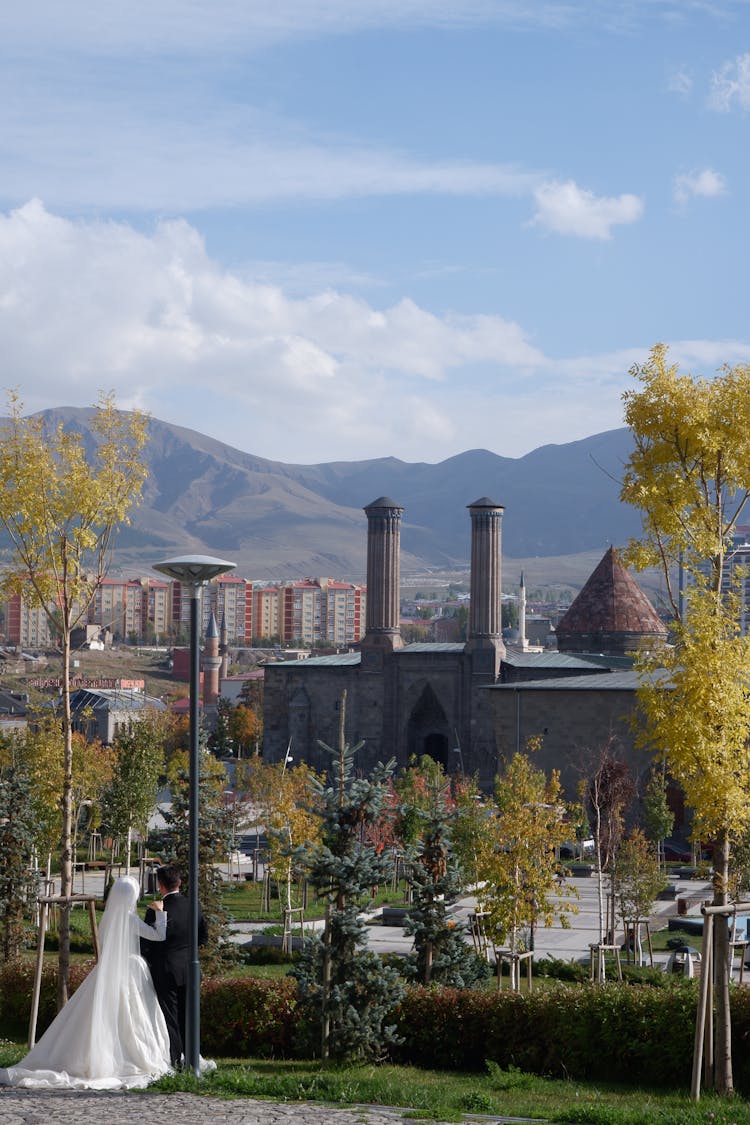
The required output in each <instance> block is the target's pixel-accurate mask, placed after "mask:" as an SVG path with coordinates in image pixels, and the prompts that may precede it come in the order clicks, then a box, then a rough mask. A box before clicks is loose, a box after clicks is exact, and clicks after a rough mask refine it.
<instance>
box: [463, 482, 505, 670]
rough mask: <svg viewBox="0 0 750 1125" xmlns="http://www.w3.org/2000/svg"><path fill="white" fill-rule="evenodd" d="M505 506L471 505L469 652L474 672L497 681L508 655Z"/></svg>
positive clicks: (488, 502) (481, 502)
mask: <svg viewBox="0 0 750 1125" xmlns="http://www.w3.org/2000/svg"><path fill="white" fill-rule="evenodd" d="M503 511H504V508H503V506H502V504H496V503H495V501H494V500H490V499H489V498H488V497H487V496H483V497H482V498H481V499H480V500H475V501H474V503H473V504H469V512H470V513H471V610H470V614H469V640H468V644H467V646H466V651H467V652H470V653H471V654H472V672H473V673H474V674H475V675H482V676H487V677H489V678H491V679H493V680H496V679H497V677H498V675H499V674H500V661H501V659H502V658H503V656H504V655H505V645H504V644H503V632H502V619H501V611H500V604H501V602H500V595H501V592H502V554H501V531H502V522H503Z"/></svg>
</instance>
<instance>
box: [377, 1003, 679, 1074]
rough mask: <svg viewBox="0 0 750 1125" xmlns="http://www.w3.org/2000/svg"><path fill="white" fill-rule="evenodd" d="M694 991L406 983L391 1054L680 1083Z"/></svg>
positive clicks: (410, 1059) (442, 1062)
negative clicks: (398, 1041) (482, 988)
mask: <svg viewBox="0 0 750 1125" xmlns="http://www.w3.org/2000/svg"><path fill="white" fill-rule="evenodd" d="M695 1007H696V992H695V989H694V988H690V987H688V988H671V989H661V988H660V989H653V988H648V987H643V986H637V985H621V984H615V983H610V984H607V985H603V986H602V985H592V984H582V985H576V986H574V987H566V986H564V985H553V986H551V987H549V988H546V989H538V990H537V991H536V992H532V993H531V994H530V995H527V994H519V993H511V992H504V993H499V994H498V993H494V994H493V993H471V992H461V991H458V990H456V991H454V990H448V989H445V990H443V992H441V993H436V992H430V991H429V990H426V989H412V990H411V991H410V992H409V995H408V996H407V997H406V998H405V1000H404V1001H403V1003H402V1004H401V1007H400V1010H399V1026H398V1030H399V1034H400V1035H401V1036H402V1037H403V1043H402V1045H401V1047H400V1049H399V1051H398V1061H400V1062H405V1063H412V1064H415V1065H417V1066H436V1067H440V1068H443V1067H444V1068H446V1069H453V1070H472V1069H477V1068H478V1067H482V1066H483V1064H484V1060H485V1059H491V1060H492V1061H493V1062H495V1063H497V1064H498V1066H500V1067H501V1068H502V1069H507V1068H508V1067H510V1066H515V1067H518V1068H519V1069H520V1070H524V1071H528V1072H530V1073H534V1074H543V1075H553V1076H556V1077H561V1076H562V1077H569V1078H593V1079H602V1080H603V1079H606V1080H608V1081H620V1082H629V1081H631V1082H632V1081H633V1078H634V1076H637V1078H638V1081H639V1082H642V1083H644V1084H647V1085H648V1084H650V1085H659V1084H661V1085H671V1086H685V1085H686V1084H688V1083H689V1081H690V1072H691V1062H692V1049H693V1027H694V1021H695Z"/></svg>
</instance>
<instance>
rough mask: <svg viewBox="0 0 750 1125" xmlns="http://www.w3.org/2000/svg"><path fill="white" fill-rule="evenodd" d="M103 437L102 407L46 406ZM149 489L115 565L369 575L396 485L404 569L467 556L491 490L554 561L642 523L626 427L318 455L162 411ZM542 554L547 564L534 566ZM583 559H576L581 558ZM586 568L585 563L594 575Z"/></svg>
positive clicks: (525, 555) (613, 540) (51, 421)
mask: <svg viewBox="0 0 750 1125" xmlns="http://www.w3.org/2000/svg"><path fill="white" fill-rule="evenodd" d="M41 414H42V416H43V417H44V419H45V423H46V424H47V425H50V426H54V425H57V424H58V423H62V424H63V425H64V426H65V427H66V428H70V429H75V430H78V432H80V433H81V434H82V436H83V437H84V440H85V441H86V442H87V444H88V443H92V442H93V437H92V435H91V432H90V429H89V427H88V422H89V420H90V418H91V415H92V410H91V409H90V408H76V407H57V408H53V409H50V410H46V411H42V412H41ZM149 435H150V440H149V443H148V445H147V447H146V450H145V457H146V461H147V463H148V467H149V477H148V480H147V482H146V485H145V488H144V495H143V502H142V504H141V505H140V506H139V507H138V508H136V509H135V510H134V511H133V513H132V522H131V524H130V525H129V526H126V527H124V528H122V529H121V531H120V532H119V534H118V536H117V541H116V547H115V551H114V555H113V565H112V573H118V574H125V573H127V574H131V573H134V572H135V573H145V572H146V571H147V570H148V569H150V568H151V567H152V566H153V563H154V562H157V561H159V560H160V559H162V558H164V557H167V556H169V555H175V554H182V553H198V554H208V555H220V556H222V557H227V558H230V559H232V560H233V561H235V562H236V563H237V570H238V573H241V574H243V575H245V576H247V577H251V578H253V579H262V580H273V579H284V578H293V577H302V576H304V575H330V576H332V577H337V578H346V579H349V580H353V581H363V580H364V575H365V570H366V537H367V521H366V517H365V515H364V513H363V510H362V509H363V508H364V507H365V506H366V505H367V504H369V503H370V502H371V501H372V500H373V498H375V497H378V496H382V495H389V496H392V497H393V498H394V500H395V501H396V502H397V503H398V504H400V505H402V506H403V508H404V516H403V520H402V533H401V548H402V554H401V569H402V575H404V574H410V573H415V574H416V573H430V572H436V571H454V570H455V571H458V570H462V569H466V568H468V565H469V553H470V521H469V515H468V511H467V506H468V505H469V504H471V503H472V502H473V501H474V500H475V499H476V498H477V497H479V496H489V497H490V498H491V499H493V500H495V501H496V502H497V503H499V504H502V505H503V506H504V507H505V515H504V520H503V555H504V558H505V560H506V567H507V565H508V563H509V562H511V561H512V560H519V561H523V562H524V563H525V565H526V568H527V569H529V567H530V569H531V574H532V580H537V579H538V576H537V579H535V578H534V574H533V572H534V570H535V569H536V570H537V571H539V572H540V573H541V572H542V571H544V569H545V567H544V561H545V560H548V561H549V563H550V566H553V565H555V563H554V561H553V560H558V564H557V565H559V560H560V559H562V558H566V559H568V560H569V562H568V564H567V565H563V566H562V567H561V569H562V570H563V571H568V570H570V567H571V565H572V564H571V563H570V560H571V559H575V558H577V557H580V558H581V560H582V566H584V567H589V569H590V566H589V564H590V561H591V559H594V560H595V561H596V560H598V558H599V557H600V556H601V555H603V554H604V552H605V550H606V549H607V547H608V546H610V545H612V544H614V545H616V546H617V545H622V544H623V543H624V542H625V541H626V540H627V539H628V538H629V537H630V536H632V535H634V534H636V533H637V532H638V529H639V517H638V513H637V512H635V511H633V510H631V509H629V508H627V507H626V506H625V505H623V504H621V503H620V500H619V495H618V494H619V483H618V478H619V476H620V475H621V472H622V468H623V466H624V464H625V462H626V460H627V458H628V456H629V454H630V450H631V438H630V433H629V431H628V430H627V429H626V428H621V429H616V430H608V431H604V432H603V433H600V434H594V435H592V436H591V437H589V438H583V439H579V440H576V441H574V442H569V443H561V444H552V443H548V444H546V445H543V446H540V447H538V448H537V449H534V450H532V451H531V452H529V453H527V454H525V455H524V456H523V457H518V458H512V457H504V456H502V455H500V454H495V453H492V452H491V451H489V450H486V449H469V450H467V451H465V452H463V453H458V454H455V455H454V456H452V457H450V458H447V459H446V460H444V461H439V462H436V463H430V462H414V463H412V462H406V461H402V460H400V459H399V458H397V457H392V456H391V457H383V458H374V459H369V460H363V461H330V462H321V463H319V464H315V465H305V464H293V463H285V462H281V461H270V460H268V459H265V458H262V457H258V456H256V455H254V454H251V453H245V452H243V451H242V450H239V449H236V448H235V447H233V446H229V445H227V444H225V443H223V442H221V441H219V440H218V439H216V438H212V437H209V436H208V435H206V434H201V433H200V432H199V431H197V430H191V429H188V428H187V427H183V426H176V425H173V424H172V423H169V422H164V421H161V420H159V419H155V418H151V419H150V420H149ZM534 564H536V565H534ZM574 569H575V567H574ZM587 574H588V570H586V571H584V573H583V578H585V577H586V576H587Z"/></svg>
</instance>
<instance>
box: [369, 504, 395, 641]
mask: <svg viewBox="0 0 750 1125" xmlns="http://www.w3.org/2000/svg"><path fill="white" fill-rule="evenodd" d="M403 510H404V509H403V508H402V507H400V506H399V505H398V504H396V502H395V501H394V500H390V499H389V498H388V497H387V496H381V497H380V498H379V499H378V500H373V502H372V504H368V506H367V507H366V508H365V512H366V513H367V616H366V621H365V636H364V638H363V639H362V648H363V649H365V648H370V649H372V648H376V649H381V650H384V651H388V652H390V651H393V649H396V648H401V646H402V645H403V640H402V639H401V628H400V624H399V619H400V601H399V599H400V595H401V563H400V547H401V514H402V512H403Z"/></svg>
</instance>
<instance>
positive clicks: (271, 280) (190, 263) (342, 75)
mask: <svg viewBox="0 0 750 1125" xmlns="http://www.w3.org/2000/svg"><path fill="white" fill-rule="evenodd" d="M749 12H750V5H749V4H748V2H747V0H715V2H711V3H697V2H696V3H693V2H688V0H680V2H677V0H628V2H624V3H620V4H618V5H614V6H613V5H611V4H608V3H605V2H603V0H586V2H577V0H570V2H565V3H563V2H561V0H546V2H545V0H535V2H524V3H521V2H520V0H400V2H399V3H398V4H396V3H395V2H394V0H308V2H307V3H305V4H301V3H300V2H299V0H278V2H277V3H276V4H275V5H274V6H273V9H272V10H271V9H268V8H266V6H263V5H249V4H243V3H241V2H239V0H217V3H216V4H214V5H212V6H211V7H210V8H206V7H205V6H202V5H199V4H197V3H182V4H180V5H177V4H176V3H175V2H174V0H165V2H164V3H162V4H160V5H159V6H158V8H157V9H154V8H153V6H147V5H146V4H145V3H143V2H142V0H137V2H135V3H133V4H132V5H129V6H128V7H127V8H126V9H119V10H113V9H107V8H102V7H101V6H100V5H96V4H94V3H93V0H79V2H76V3H73V4H72V5H70V6H68V7H66V8H65V9H60V8H59V7H58V6H56V5H53V4H52V3H50V0H38V2H37V3H35V4H34V5H30V6H27V7H26V8H21V7H17V6H6V9H5V10H4V11H3V12H0V57H2V61H3V67H2V68H0V74H2V77H0V82H2V83H3V97H2V98H0V129H1V130H2V136H3V138H4V141H5V143H4V145H3V147H2V150H0V173H1V174H0V346H2V349H3V353H4V356H5V361H6V362H5V365H4V371H5V384H4V385H5V386H6V387H7V388H18V390H19V393H20V395H21V398H22V399H23V401H24V403H25V405H26V408H27V409H28V410H29V411H34V410H39V409H44V408H47V407H53V406H68V405H71V406H86V405H91V404H92V403H94V402H95V401H96V398H97V395H98V392H99V391H100V390H105V391H106V390H109V389H110V388H111V389H113V390H114V391H115V394H116V396H117V401H118V403H119V404H120V405H122V406H124V407H131V406H138V407H140V408H143V409H145V410H147V411H149V412H150V413H152V414H153V415H154V416H155V417H157V418H160V419H163V420H164V421H168V422H172V423H175V424H177V425H183V426H188V427H190V428H191V429H194V430H197V431H198V432H200V433H205V434H208V435H210V436H213V437H216V438H219V439H220V440H223V441H226V442H227V443H228V444H230V445H233V446H235V447H237V448H238V449H241V450H243V451H246V452H249V453H254V454H257V455H258V456H262V457H267V458H270V459H273V460H278V461H282V462H286V463H318V462H322V461H333V460H361V459H364V458H370V457H386V456H398V457H400V458H402V459H403V460H406V461H429V462H437V461H440V460H444V459H445V458H447V457H450V456H452V455H454V454H456V453H459V452H462V451H464V450H467V449H472V448H487V449H490V450H492V451H493V452H495V453H498V454H501V455H504V456H514V457H515V456H521V455H523V454H524V453H526V452H529V451H530V450H532V449H535V448H537V447H539V446H540V445H544V444H546V443H549V442H554V443H559V444H562V443H565V442H568V441H573V440H576V439H578V438H583V437H586V436H589V435H591V434H594V433H597V432H600V431H602V430H607V429H612V428H615V427H617V426H620V425H622V411H621V395H622V393H623V392H624V391H625V390H627V389H628V388H629V387H630V386H631V385H632V380H631V379H630V378H629V376H628V369H629V367H630V366H631V365H632V364H633V363H636V362H642V361H643V360H644V359H645V358H646V356H647V354H648V349H649V348H650V347H651V346H652V345H653V344H654V343H656V342H657V341H663V342H666V343H668V344H669V345H670V355H671V358H672V359H673V360H675V361H679V362H680V363H681V365H683V366H684V367H685V368H686V369H687V370H692V371H694V372H696V373H700V374H703V375H705V376H707V377H710V376H711V375H712V373H713V372H714V371H715V370H717V369H718V368H719V367H720V366H721V365H722V364H724V363H729V364H734V363H738V362H747V361H748V360H749V359H750V338H748V337H747V336H746V335H743V333H744V322H745V317H744V312H745V309H744V304H745V302H744V292H745V286H744V263H745V257H746V254H745V246H746V237H745V230H746V224H747V219H746V214H745V212H746V208H745V206H744V203H745V199H746V197H747V194H748V182H749V178H750V161H749V159H748V145H747V143H746V134H747V128H748V121H749V120H750V118H749V117H748V113H749V111H750V41H749V40H750V36H748V35H747V29H748V20H747V16H748V14H749ZM743 36H744V38H743Z"/></svg>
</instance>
